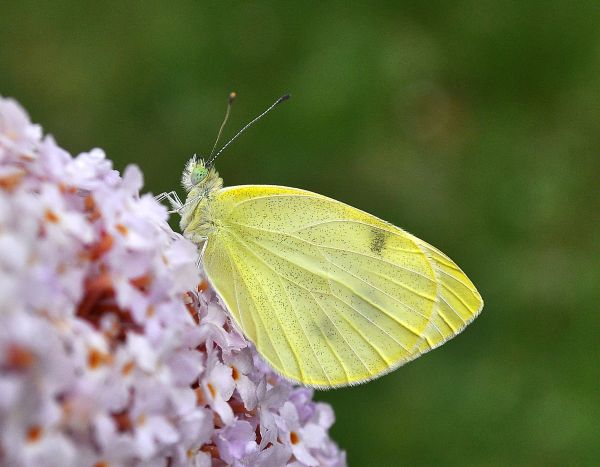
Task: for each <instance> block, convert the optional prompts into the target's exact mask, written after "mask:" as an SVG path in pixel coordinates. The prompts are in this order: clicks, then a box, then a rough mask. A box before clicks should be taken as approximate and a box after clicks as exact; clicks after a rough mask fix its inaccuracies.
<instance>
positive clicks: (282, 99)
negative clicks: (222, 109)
mask: <svg viewBox="0 0 600 467" xmlns="http://www.w3.org/2000/svg"><path fill="white" fill-rule="evenodd" d="M290 97H291V96H290V94H285V95H284V96H281V97H280V98H279V99H277V100H276V101H275V102H273V103H272V104H271V105H270V106H269V107H268V108H267V110H265V111H264V112H263V113H261V114H260V115H259V116H258V117H255V118H254V119H253V120H252V121H250V122H249V123H246V125H244V127H242V129H241V130H239V131H238V132H237V133H236V134H235V135H234V137H233V138H231V139H230V140H229V141H228V142H227V143H225V145H224V146H223V147H222V148H221V149H219V152H217V153H216V154H215V155H214V156H212V157H211V159H210V160H209V161H208V162H207V163H206V166H207V167H210V166H212V164H213V162H214V161H215V159H216V158H217V157H219V154H221V153H222V152H223V151H224V150H225V148H226V147H227V146H229V145H230V144H231V143H233V142H234V141H235V140H236V139H237V137H238V136H240V135H241V134H242V133H243V132H244V131H246V130H247V129H248V128H250V127H251V126H252V125H254V124H255V123H256V122H257V121H259V120H260V119H261V118H263V117H264V116H265V115H267V114H268V113H269V112H270V111H271V110H273V109H274V108H275V107H277V106H278V105H279V104H281V103H282V102H284V101H286V100H288V99H289V98H290ZM228 111H229V109H228ZM220 133H221V132H219V134H220ZM215 144H216V143H215ZM211 154H212V153H211Z"/></svg>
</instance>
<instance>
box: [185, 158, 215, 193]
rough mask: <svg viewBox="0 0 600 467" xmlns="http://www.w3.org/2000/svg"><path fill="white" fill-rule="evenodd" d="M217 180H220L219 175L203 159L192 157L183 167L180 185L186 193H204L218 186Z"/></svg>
mask: <svg viewBox="0 0 600 467" xmlns="http://www.w3.org/2000/svg"><path fill="white" fill-rule="evenodd" d="M218 180H220V178H219V174H218V173H217V171H216V170H215V169H214V167H211V166H209V165H208V164H207V163H206V162H204V159H198V158H197V157H196V156H194V157H192V158H191V159H190V160H189V161H188V163H187V164H186V166H185V170H184V171H183V175H182V177H181V184H182V185H183V187H184V188H185V189H186V191H187V192H188V193H189V192H190V191H192V190H194V189H197V190H198V191H200V192H204V191H206V190H207V189H209V190H210V189H211V188H213V187H214V185H215V184H218Z"/></svg>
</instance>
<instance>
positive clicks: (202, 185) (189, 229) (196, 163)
mask: <svg viewBox="0 0 600 467" xmlns="http://www.w3.org/2000/svg"><path fill="white" fill-rule="evenodd" d="M181 184H182V185H183V187H184V188H185V190H186V191H187V198H186V200H185V203H184V205H183V207H182V208H181V211H180V212H181V221H180V224H179V225H180V227H181V231H182V232H183V235H184V236H185V237H186V238H188V239H190V240H191V241H193V242H194V243H201V242H203V241H204V240H205V239H206V238H207V237H208V236H209V235H210V233H211V232H213V231H214V230H215V225H214V222H213V219H212V216H211V211H210V206H211V201H212V198H213V197H214V195H215V194H216V193H217V191H219V190H220V189H221V188H222V187H223V179H222V178H221V177H219V173H218V172H217V171H216V170H215V169H214V167H210V168H208V167H206V165H205V163H204V161H203V160H202V159H199V160H197V159H196V157H195V156H194V157H192V158H191V159H190V160H189V162H188V163H187V165H186V167H185V170H184V171H183V175H182V177H181Z"/></svg>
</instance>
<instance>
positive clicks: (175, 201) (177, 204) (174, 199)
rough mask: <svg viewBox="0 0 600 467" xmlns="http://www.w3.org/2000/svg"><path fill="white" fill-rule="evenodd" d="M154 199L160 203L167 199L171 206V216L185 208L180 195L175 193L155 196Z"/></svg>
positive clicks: (170, 192)
mask: <svg viewBox="0 0 600 467" xmlns="http://www.w3.org/2000/svg"><path fill="white" fill-rule="evenodd" d="M154 199H156V201H159V202H160V201H162V200H164V199H166V200H167V202H168V203H169V204H170V205H171V210H170V211H169V214H173V213H176V212H179V210H180V209H181V208H182V207H183V203H182V202H181V200H180V199H179V195H178V194H177V193H176V192H175V191H169V192H168V193H166V192H165V193H161V194H160V195H157V196H155V197H154Z"/></svg>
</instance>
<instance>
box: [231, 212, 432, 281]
mask: <svg viewBox="0 0 600 467" xmlns="http://www.w3.org/2000/svg"><path fill="white" fill-rule="evenodd" d="M231 223H232V224H236V225H238V226H240V227H245V228H248V229H251V230H259V231H262V232H268V233H273V234H276V235H286V236H289V237H291V238H294V239H296V240H299V241H301V242H304V243H307V244H309V245H312V246H315V247H317V248H327V249H329V250H335V251H343V252H345V253H354V254H356V255H360V256H364V257H367V258H370V259H374V260H376V261H381V262H382V263H384V264H387V265H389V266H392V267H395V268H398V269H402V270H403V271H406V272H409V273H412V274H416V275H418V276H421V277H423V278H424V279H427V280H428V281H430V282H433V283H436V281H435V280H433V279H432V278H431V277H428V276H426V275H424V274H422V273H420V272H418V271H414V270H413V269H410V268H406V267H404V266H401V265H399V264H395V263H392V262H390V261H386V260H384V259H383V258H378V257H377V256H372V255H368V254H366V253H361V252H360V251H356V250H344V249H343V248H336V247H333V246H325V245H319V244H318V243H315V242H311V241H310V240H306V239H305V238H302V237H298V236H297V235H292V234H288V233H285V232H278V231H276V230H270V229H264V228H262V227H256V226H252V225H247V224H240V223H239V222H235V221H232V222H231ZM366 225H369V226H370V224H366ZM372 227H375V226H372ZM382 230H384V229H382ZM386 232H388V231H387V230H386ZM423 255H424V256H425V258H426V259H427V260H428V261H429V257H428V256H427V255H425V253H423Z"/></svg>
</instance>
